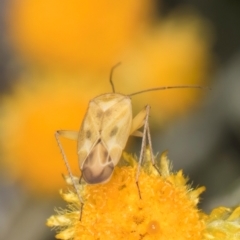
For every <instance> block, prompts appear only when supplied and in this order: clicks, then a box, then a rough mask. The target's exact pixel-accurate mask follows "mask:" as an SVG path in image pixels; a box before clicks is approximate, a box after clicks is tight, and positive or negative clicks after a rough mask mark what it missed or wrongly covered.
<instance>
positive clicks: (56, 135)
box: [55, 131, 84, 221]
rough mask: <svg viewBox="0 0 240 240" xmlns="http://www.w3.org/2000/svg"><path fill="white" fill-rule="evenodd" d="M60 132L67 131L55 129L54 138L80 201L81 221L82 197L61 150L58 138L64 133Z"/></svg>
mask: <svg viewBox="0 0 240 240" xmlns="http://www.w3.org/2000/svg"><path fill="white" fill-rule="evenodd" d="M62 132H67V131H56V132H55V138H56V141H57V144H58V147H59V149H60V151H61V154H62V157H63V161H64V163H65V166H66V168H67V171H68V174H69V177H70V179H71V182H72V185H73V187H74V189H75V191H76V194H77V196H78V199H79V202H80V204H81V206H80V217H79V221H81V219H82V211H83V206H84V202H83V199H82V197H81V194H80V192H79V190H78V188H77V185H76V183H75V181H74V177H73V174H72V171H71V168H70V165H69V163H68V160H67V156H66V154H65V152H64V150H63V146H62V144H61V141H60V138H59V136H60V135H64V134H61V133H62Z"/></svg>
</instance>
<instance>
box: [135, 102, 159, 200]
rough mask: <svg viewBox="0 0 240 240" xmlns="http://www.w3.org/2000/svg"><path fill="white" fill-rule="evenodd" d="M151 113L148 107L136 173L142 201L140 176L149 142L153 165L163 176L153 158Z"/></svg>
mask: <svg viewBox="0 0 240 240" xmlns="http://www.w3.org/2000/svg"><path fill="white" fill-rule="evenodd" d="M149 113H150V106H149V105H147V106H146V115H145V120H144V125H143V136H142V145H141V150H140V156H139V161H138V166H137V172H136V185H137V188H138V194H139V198H140V199H142V196H141V191H140V188H139V175H140V170H141V165H142V163H143V160H144V156H145V149H146V142H147V141H148V144H149V150H150V158H151V162H152V165H153V167H154V168H155V169H156V170H157V172H158V173H159V174H161V173H160V170H159V169H158V167H157V165H156V163H155V159H154V156H153V150H152V140H151V134H150V129H149Z"/></svg>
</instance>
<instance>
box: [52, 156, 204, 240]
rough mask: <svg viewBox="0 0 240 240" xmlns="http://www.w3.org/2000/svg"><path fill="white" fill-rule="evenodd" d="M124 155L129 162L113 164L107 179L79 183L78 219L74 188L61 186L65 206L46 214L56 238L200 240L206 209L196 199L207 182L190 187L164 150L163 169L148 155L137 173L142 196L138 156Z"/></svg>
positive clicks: (161, 164)
mask: <svg viewBox="0 0 240 240" xmlns="http://www.w3.org/2000/svg"><path fill="white" fill-rule="evenodd" d="M124 159H125V160H126V161H127V163H128V165H127V166H121V167H116V169H115V171H114V174H113V177H112V179H111V180H110V181H109V182H108V183H106V184H102V185H99V184H98V185H84V186H83V189H82V188H81V187H80V188H79V189H82V190H80V191H81V193H82V195H83V198H84V207H83V212H82V219H81V221H79V216H80V211H79V207H80V205H79V200H78V198H77V196H76V194H75V193H73V192H72V191H71V190H69V191H68V192H66V193H63V192H62V191H61V196H62V198H63V199H64V200H65V201H67V202H68V204H69V205H68V209H66V210H57V213H58V214H57V215H54V216H51V217H50V218H49V219H48V220H47V225H48V226H50V227H56V228H57V229H58V230H57V232H58V234H57V235H56V238H58V239H63V240H67V239H74V240H77V239H82V240H84V239H87V240H90V239H99V240H100V239H106V240H108V239H136V240H137V239H146V240H147V239H149V240H150V239H159V240H160V239H161V240H185V239H191V240H202V238H203V234H204V230H205V222H204V214H203V213H201V211H200V210H199V209H198V208H197V204H198V202H199V195H200V194H201V193H202V192H203V191H204V190H205V188H204V187H200V188H197V189H195V190H194V189H192V188H191V187H190V186H189V185H188V184H187V179H186V178H185V177H184V176H183V174H182V171H179V172H177V173H172V172H171V171H170V168H169V161H168V159H167V157H166V154H162V156H161V161H160V172H161V175H159V173H157V172H156V170H155V169H154V168H153V167H152V165H151V164H149V159H146V164H145V166H144V168H143V169H142V170H141V173H140V178H139V188H140V192H141V196H142V199H140V198H139V194H138V189H137V186H136V182H135V174H136V165H137V164H136V161H135V159H133V157H131V156H130V155H127V154H124Z"/></svg>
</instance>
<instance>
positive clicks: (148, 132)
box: [146, 121, 161, 175]
mask: <svg viewBox="0 0 240 240" xmlns="http://www.w3.org/2000/svg"><path fill="white" fill-rule="evenodd" d="M146 124H147V138H148V145H149V150H150V157H151V161H152V165H153V167H154V168H155V169H156V170H157V172H158V173H159V175H161V173H160V170H159V169H158V167H157V165H156V163H155V158H154V156H153V148H152V140H151V134H150V128H149V121H147V123H146Z"/></svg>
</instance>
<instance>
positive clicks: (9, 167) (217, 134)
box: [0, 0, 240, 240]
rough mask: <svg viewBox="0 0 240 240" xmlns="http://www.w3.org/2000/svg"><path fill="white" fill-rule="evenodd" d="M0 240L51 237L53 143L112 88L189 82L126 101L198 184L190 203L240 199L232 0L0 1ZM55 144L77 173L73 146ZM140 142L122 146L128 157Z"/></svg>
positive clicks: (55, 182)
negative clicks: (146, 114)
mask: <svg viewBox="0 0 240 240" xmlns="http://www.w3.org/2000/svg"><path fill="white" fill-rule="evenodd" d="M0 29H1V31H0V130H1V134H0V156H1V158H0V239H1V240H2V239H3V240H5V239H8V240H15V239H19V240H32V239H36V240H38V239H39V240H42V239H46V240H48V239H49V240H50V239H54V234H55V232H54V231H51V230H50V229H48V228H47V227H46V226H45V221H46V219H47V218H48V217H49V216H50V215H51V214H52V213H53V208H54V206H61V205H64V203H63V202H62V201H61V199H60V196H59V195H58V191H59V189H60V188H66V184H65V182H64V180H63V178H62V176H61V175H62V174H66V169H65V166H64V163H63V161H62V157H61V155H60V151H59V149H58V147H57V144H56V141H55V139H54V132H55V131H56V130H58V129H69V130H77V129H79V127H80V124H81V121H82V119H83V116H84V113H85V111H86V109H87V104H88V101H89V100H90V99H91V98H93V97H95V96H97V95H100V94H102V93H105V92H109V91H111V86H110V84H109V73H110V69H111V68H112V66H114V65H115V64H116V63H118V62H122V64H121V66H119V67H118V68H117V69H116V70H115V71H114V77H113V79H114V84H115V88H116V90H117V92H121V93H124V94H129V93H132V92H136V91H139V90H142V89H146V88H152V87H157V86H167V85H185V84H197V85H202V86H209V87H211V90H194V89H185V90H180V89H179V90H170V91H161V92H151V93H145V94H142V95H137V96H134V97H133V98H132V102H133V112H134V114H136V113H137V112H138V111H140V110H141V109H142V108H143V107H144V106H145V105H146V104H150V105H151V119H150V128H151V131H152V141H153V145H154V152H155V153H161V152H162V151H164V150H168V151H169V154H168V155H169V158H170V159H171V161H172V162H173V169H174V170H179V169H183V171H184V173H185V174H186V175H187V176H189V178H190V179H191V180H190V183H191V184H192V186H193V187H194V186H201V185H205V186H206V188H207V191H206V192H205V193H204V194H203V195H202V202H201V205H200V207H201V208H202V209H203V210H204V211H206V212H209V211H211V209H212V208H213V207H216V206H219V205H224V206H229V207H231V206H235V205H237V204H239V202H240V145H239V144H240V104H239V102H240V44H239V43H240V2H239V1H237V0H228V1H226V0H212V1H207V0H205V1H204V0H191V1H190V0H182V1H180V0H179V1H177V0H171V1H169V0H162V1H160V0H140V1H139V0H122V1H109V0H100V1H99V0H98V1H97V0H92V1H88V2H87V1H81V0H72V1H62V0H51V1H49V0H39V1H32V0H2V1H0ZM61 140H62V144H63V145H64V148H65V150H66V153H67V156H68V159H69V162H70V164H71V167H72V170H73V172H74V174H75V175H76V176H78V175H79V170H78V163H77V155H76V143H75V142H74V141H70V140H64V139H61ZM140 143H141V140H140V139H134V138H133V137H131V138H130V139H129V142H128V144H127V147H126V149H127V151H128V152H130V153H133V154H138V153H139V150H140Z"/></svg>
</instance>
